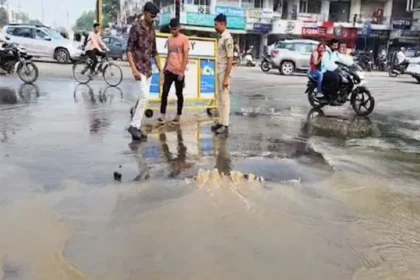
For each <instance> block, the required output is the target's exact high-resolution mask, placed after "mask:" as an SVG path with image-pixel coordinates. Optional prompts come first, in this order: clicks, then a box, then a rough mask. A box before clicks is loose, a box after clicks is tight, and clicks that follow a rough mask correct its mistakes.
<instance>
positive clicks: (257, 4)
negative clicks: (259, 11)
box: [254, 0, 263, 8]
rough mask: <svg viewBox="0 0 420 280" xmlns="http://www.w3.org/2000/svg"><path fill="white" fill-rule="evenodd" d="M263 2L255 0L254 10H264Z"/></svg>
mask: <svg viewBox="0 0 420 280" xmlns="http://www.w3.org/2000/svg"><path fill="white" fill-rule="evenodd" d="M262 7H263V0H254V8H262Z"/></svg>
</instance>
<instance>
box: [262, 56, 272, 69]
mask: <svg viewBox="0 0 420 280" xmlns="http://www.w3.org/2000/svg"><path fill="white" fill-rule="evenodd" d="M260 68H261V70H262V71H263V72H268V71H270V70H271V68H272V67H271V62H270V56H269V55H265V56H264V57H263V59H262V60H261V64H260Z"/></svg>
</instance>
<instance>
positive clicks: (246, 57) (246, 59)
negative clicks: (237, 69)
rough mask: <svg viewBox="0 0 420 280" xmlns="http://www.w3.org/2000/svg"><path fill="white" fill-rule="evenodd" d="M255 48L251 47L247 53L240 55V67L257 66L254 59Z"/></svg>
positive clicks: (238, 63)
mask: <svg viewBox="0 0 420 280" xmlns="http://www.w3.org/2000/svg"><path fill="white" fill-rule="evenodd" d="M252 50H253V47H252V46H251V47H250V48H249V49H248V50H247V51H246V52H244V53H242V54H239V61H238V62H237V65H238V66H248V67H254V66H255V65H256V63H255V60H254V57H253V55H252Z"/></svg>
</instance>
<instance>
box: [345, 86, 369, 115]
mask: <svg viewBox="0 0 420 280" xmlns="http://www.w3.org/2000/svg"><path fill="white" fill-rule="evenodd" d="M350 103H351V106H352V107H353V110H354V111H355V112H356V114H357V115H358V116H367V115H369V114H370V113H372V111H373V109H374V108H375V99H374V98H373V96H372V95H371V93H370V91H369V90H367V89H366V88H364V89H359V90H357V91H354V92H353V93H352V95H351V99H350Z"/></svg>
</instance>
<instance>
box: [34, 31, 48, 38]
mask: <svg viewBox="0 0 420 280" xmlns="http://www.w3.org/2000/svg"><path fill="white" fill-rule="evenodd" d="M47 38H49V36H48V35H47V33H45V32H44V31H42V30H39V29H35V39H38V40H46V39H47Z"/></svg>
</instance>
